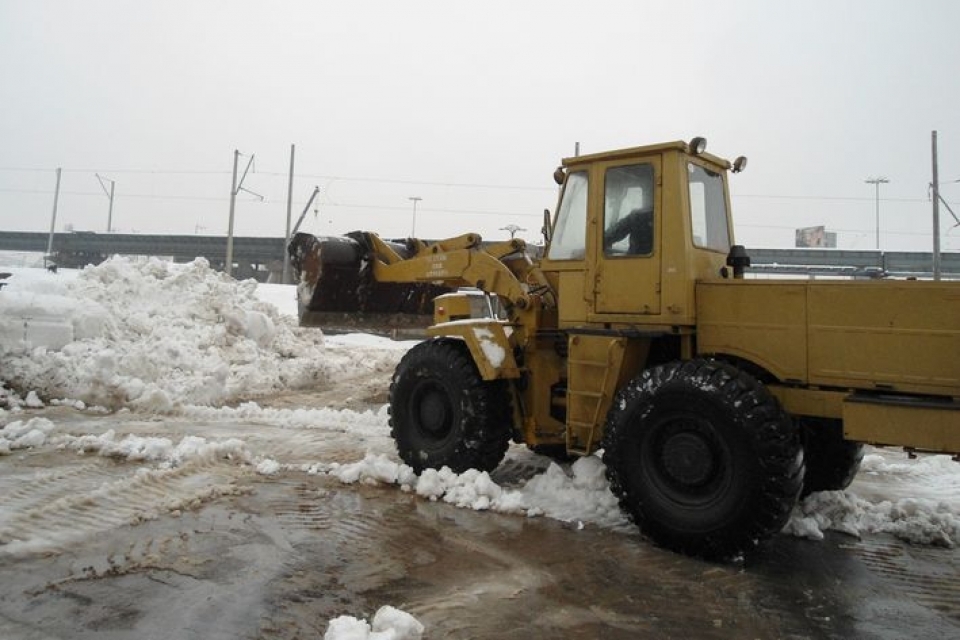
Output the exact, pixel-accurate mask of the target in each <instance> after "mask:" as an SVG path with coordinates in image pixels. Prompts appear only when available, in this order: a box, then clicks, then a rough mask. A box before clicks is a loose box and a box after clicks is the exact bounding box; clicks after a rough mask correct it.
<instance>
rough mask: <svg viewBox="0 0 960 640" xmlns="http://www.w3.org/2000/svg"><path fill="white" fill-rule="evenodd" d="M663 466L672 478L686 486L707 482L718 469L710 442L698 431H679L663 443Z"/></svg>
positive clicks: (695, 485)
mask: <svg viewBox="0 0 960 640" xmlns="http://www.w3.org/2000/svg"><path fill="white" fill-rule="evenodd" d="M662 459H663V468H664V471H665V472H666V474H667V475H668V476H669V478H670V479H671V480H673V481H674V482H676V483H677V484H680V485H683V486H686V487H697V486H701V485H703V484H705V483H706V482H707V481H708V480H709V479H710V478H711V477H712V476H713V474H714V470H715V469H716V456H715V455H714V453H713V450H712V448H711V447H710V444H709V443H708V442H707V441H706V440H705V439H704V438H703V437H702V436H701V435H700V434H697V433H692V432H689V431H686V432H683V433H677V434H674V435H672V436H670V438H669V439H668V440H667V441H666V442H665V443H664V445H663V454H662Z"/></svg>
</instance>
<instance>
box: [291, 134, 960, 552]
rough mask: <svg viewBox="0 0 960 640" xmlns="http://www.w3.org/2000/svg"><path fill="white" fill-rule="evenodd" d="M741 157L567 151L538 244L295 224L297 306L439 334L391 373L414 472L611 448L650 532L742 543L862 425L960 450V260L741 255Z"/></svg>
mask: <svg viewBox="0 0 960 640" xmlns="http://www.w3.org/2000/svg"><path fill="white" fill-rule="evenodd" d="M745 164H746V159H745V158H738V159H737V160H736V161H735V162H734V163H730V162H728V161H727V160H724V159H722V158H719V157H716V156H713V155H710V154H709V153H707V152H706V151H705V141H704V140H703V139H702V138H695V139H694V140H692V141H691V142H689V143H686V142H669V143H665V144H656V145H649V146H642V147H635V148H629V149H621V150H616V151H610V152H606V153H598V154H592V155H585V156H578V157H573V158H566V159H564V160H563V163H562V166H561V167H560V168H558V169H557V171H556V172H555V174H554V177H555V178H556V179H557V181H558V183H559V184H561V185H562V190H561V194H560V200H559V204H558V206H557V211H556V215H555V217H554V218H553V219H552V220H551V219H550V218H549V216H546V215H545V224H544V234H545V238H546V247H545V250H544V252H543V255H542V257H537V258H535V257H533V256H532V255H531V252H530V251H528V250H527V247H526V245H525V244H524V242H523V241H521V240H509V241H505V242H499V243H484V242H482V241H481V238H480V237H479V236H478V235H476V234H466V235H463V236H460V237H457V238H451V239H447V240H441V241H437V242H425V241H422V240H418V239H413V238H411V239H406V240H401V241H386V240H383V239H381V238H380V237H379V236H377V235H376V234H374V233H368V232H355V233H352V234H348V237H346V238H316V237H314V236H311V235H307V234H297V235H296V236H295V237H294V239H293V240H292V242H291V244H290V246H289V251H290V254H291V257H292V262H293V264H294V266H295V267H296V269H297V272H298V274H299V275H298V277H299V289H298V295H299V301H300V319H301V322H302V324H304V325H318V326H322V327H328V328H330V327H337V328H342V327H347V328H351V329H352V328H359V327H364V326H369V325H375V326H377V327H380V328H386V329H389V330H391V331H395V332H403V331H409V330H412V329H419V330H421V331H424V332H425V333H426V335H427V336H428V339H427V340H426V341H424V342H422V343H419V344H418V345H417V346H415V347H414V348H412V349H411V350H410V351H409V352H408V353H407V354H406V356H405V357H404V358H403V360H402V361H401V362H400V364H399V365H398V367H397V370H396V372H395V374H394V376H393V381H392V384H391V387H390V425H391V430H392V434H393V437H394V439H395V440H396V444H397V448H398V451H399V454H400V456H401V458H402V459H403V460H404V461H405V462H406V463H407V464H409V465H410V466H412V467H413V468H414V469H416V470H417V471H418V472H419V471H422V470H423V469H426V468H439V467H442V466H448V467H450V468H451V469H453V470H454V471H458V472H460V471H464V470H465V469H468V468H477V469H481V470H491V469H493V468H495V467H496V466H497V465H498V464H499V463H500V461H501V460H502V458H503V456H504V454H505V452H506V449H507V446H508V444H509V441H510V440H511V439H512V440H514V441H516V442H521V443H525V444H526V445H527V446H529V447H531V448H532V449H534V450H535V451H538V452H541V453H545V454H548V455H553V456H557V457H564V458H567V459H569V458H570V457H573V456H586V455H591V454H593V453H594V452H596V451H597V450H599V449H602V450H603V461H604V463H605V465H606V467H607V476H608V478H609V480H610V485H611V488H612V490H613V491H614V492H615V493H616V495H617V496H618V497H619V499H620V502H621V505H622V506H623V508H624V510H625V511H626V512H627V513H628V514H629V515H630V516H631V517H632V519H633V520H634V521H635V522H636V523H637V524H638V525H639V527H640V529H641V531H642V532H643V533H644V534H645V535H647V536H649V537H650V538H652V539H653V540H654V541H655V542H657V543H658V544H660V545H663V546H665V547H668V548H671V549H675V550H678V551H681V552H684V553H689V554H694V555H700V556H703V557H708V558H729V557H732V556H736V555H738V554H741V553H744V552H747V551H749V550H750V549H752V548H753V547H754V546H756V545H757V544H758V542H759V541H762V540H764V539H765V538H768V537H769V536H771V535H773V534H774V533H776V532H777V531H779V530H780V529H781V528H782V527H783V525H784V523H785V522H786V520H787V518H788V516H789V514H790V511H791V509H792V507H793V506H794V504H795V503H796V502H797V500H798V497H799V496H801V495H802V494H803V493H809V492H811V491H820V490H827V489H841V488H844V487H846V486H847V485H848V484H849V483H850V481H851V480H852V478H853V477H854V475H855V474H856V471H857V468H858V466H859V464H860V458H861V456H862V443H873V444H877V445H893V446H901V447H905V448H907V449H908V450H910V451H926V452H940V453H950V454H954V455H956V454H957V453H958V452H960V283H957V282H933V281H905V280H900V281H893V280H878V281H837V280H819V281H814V280H759V279H749V278H745V277H744V272H745V269H746V268H747V267H749V264H750V261H749V257H748V256H747V255H746V254H745V251H744V249H743V247H741V246H739V245H736V244H734V242H733V222H732V219H731V214H730V197H729V191H728V188H727V175H728V173H730V172H731V171H732V172H734V173H736V172H738V171H740V170H742V169H743V167H744V166H745Z"/></svg>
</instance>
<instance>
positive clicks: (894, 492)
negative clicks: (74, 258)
mask: <svg viewBox="0 0 960 640" xmlns="http://www.w3.org/2000/svg"><path fill="white" fill-rule="evenodd" d="M10 271H12V272H13V274H14V275H13V277H12V278H10V280H9V282H10V285H9V286H8V287H6V288H4V289H3V290H0V357H2V370H0V376H2V380H0V382H3V383H4V385H3V386H0V406H3V405H6V406H7V409H6V410H4V409H0V424H2V425H4V426H3V427H2V429H0V455H3V454H9V453H11V452H13V451H16V450H20V449H25V448H37V447H43V446H50V447H59V448H61V449H64V450H67V451H71V450H72V451H77V452H83V453H93V454H97V455H103V456H110V457H115V458H124V459H127V460H131V461H138V462H148V463H152V464H154V465H157V466H159V467H161V468H170V467H176V466H178V465H181V464H184V463H185V461H187V460H193V459H197V458H201V459H206V458H215V459H225V458H226V459H229V460H231V461H233V462H235V463H236V464H243V465H250V467H251V468H252V469H253V470H254V471H255V472H256V473H260V474H264V475H275V474H279V473H284V472H288V473H294V472H308V473H327V474H331V475H333V476H335V477H336V478H338V479H339V480H341V481H342V482H345V483H353V482H365V483H380V484H393V485H397V486H398V487H400V488H401V489H403V490H405V491H410V492H413V493H415V494H417V495H419V496H422V497H423V498H424V499H428V500H442V501H444V502H447V503H450V504H453V505H456V506H459V507H463V508H469V509H475V510H487V509H489V510H495V511H500V512H505V513H516V514H524V515H526V516H538V515H544V516H547V517H551V518H556V519H559V520H563V521H566V522H571V523H576V525H577V526H578V527H582V526H584V524H591V525H594V526H601V527H608V528H614V529H620V528H624V527H626V526H627V523H626V520H625V518H624V516H623V515H622V513H621V512H620V510H619V508H618V507H617V501H616V499H615V498H614V496H613V495H612V493H611V492H610V490H609V487H608V485H607V482H606V479H605V477H604V469H603V464H602V462H601V461H600V459H599V458H597V457H595V456H592V457H588V458H584V459H581V460H579V461H577V462H576V463H574V464H573V465H572V466H571V467H570V468H569V469H565V468H562V467H560V466H558V465H555V464H551V465H550V466H549V467H548V468H547V469H546V471H544V472H543V473H540V474H537V475H534V476H533V477H532V478H529V479H527V480H525V481H523V482H522V483H520V484H519V485H518V486H500V485H498V484H497V483H496V482H494V480H493V479H491V477H490V475H489V474H487V473H481V472H477V471H467V472H466V473H463V474H454V473H452V472H451V471H450V470H449V469H441V470H430V471H426V472H424V473H423V474H421V475H420V476H419V477H418V476H416V475H415V474H414V473H413V471H412V470H411V469H410V468H409V467H406V466H405V465H403V464H401V463H400V462H399V461H398V460H397V458H396V454H395V453H392V452H389V453H385V452H384V451H376V450H375V449H376V447H375V446H374V443H375V442H377V443H379V442H384V441H386V440H387V439H388V438H389V426H388V424H387V420H388V416H387V413H386V411H385V410H383V409H381V410H380V411H367V412H356V411H350V410H335V409H330V408H313V409H308V408H303V409H300V408H295V409H278V408H269V407H261V406H259V405H258V404H256V402H251V401H249V399H251V398H256V397H257V396H262V395H265V394H270V393H275V392H278V391H282V390H289V389H297V388H309V387H312V388H322V387H324V386H325V385H331V384H333V383H335V382H336V381H337V380H338V379H341V378H356V379H361V378H363V377H364V376H365V375H367V374H372V373H374V372H379V373H382V372H384V371H390V370H392V369H393V367H394V366H395V364H396V362H397V361H398V360H399V358H400V357H401V356H402V354H403V353H404V351H405V350H406V349H408V348H409V347H410V345H411V344H412V343H409V342H407V343H395V342H391V341H389V340H386V339H383V338H377V337H373V336H365V335H346V336H324V335H323V333H322V332H321V331H319V330H317V329H301V328H300V327H298V326H297V323H296V318H295V317H294V315H293V314H294V313H295V309H296V301H295V299H294V297H293V287H291V286H283V285H266V286H264V285H257V283H255V282H253V281H245V282H236V281H234V280H232V279H230V278H228V277H226V276H224V275H223V274H220V273H217V272H215V271H213V270H212V269H210V267H209V266H208V264H207V263H206V261H204V260H202V259H198V260H196V261H194V262H192V263H189V264H185V265H173V264H170V263H167V262H162V261H160V260H155V259H151V260H147V261H132V260H128V259H123V258H113V259H111V260H108V261H107V262H105V263H103V264H101V265H99V266H96V267H88V268H86V269H84V270H82V271H81V272H79V273H76V272H74V273H69V272H63V271H61V272H60V273H58V274H51V273H47V272H45V271H42V270H39V269H23V268H19V269H10ZM267 300H272V301H273V303H271V302H268V301H267ZM277 305H282V307H280V308H281V309H282V311H281V310H279V309H278V307H277ZM12 389H15V390H16V391H13V390H12ZM245 400H246V401H245ZM44 403H48V404H65V405H68V406H72V407H75V408H76V409H78V410H81V411H85V412H88V413H95V412H98V411H99V412H104V411H107V410H117V409H122V410H129V411H131V412H133V413H132V415H146V416H157V415H164V416H170V418H171V419H174V418H175V419H176V420H177V421H180V424H182V422H183V421H191V420H192V421H196V422H200V423H203V424H205V425H216V424H225V425H226V424H229V425H235V424H263V425H271V426H274V427H279V428H280V432H281V433H282V432H285V431H288V432H289V433H290V434H291V436H290V437H291V440H290V442H291V443H293V444H291V447H290V448H291V449H295V448H296V443H297V442H298V441H295V440H294V438H295V437H296V434H298V433H299V432H301V431H303V430H306V429H320V430H325V433H329V434H335V433H348V434H349V435H350V437H351V438H352V440H353V441H354V442H357V443H359V445H360V447H361V450H362V449H363V448H364V447H366V450H367V452H368V453H367V455H366V456H365V457H362V459H358V460H356V461H354V462H349V463H344V462H342V461H337V460H332V459H319V460H312V461H308V462H304V461H302V460H294V459H292V458H288V459H285V458H284V456H285V455H289V453H284V452H283V450H281V449H278V450H277V451H280V453H277V452H275V451H272V450H271V451H270V452H266V453H265V452H263V451H257V450H253V448H252V446H253V445H251V444H250V443H251V442H255V439H254V438H253V437H252V436H247V437H244V436H243V435H242V434H241V435H239V436H238V437H226V438H222V439H216V438H213V437H210V438H208V437H204V436H201V435H196V434H193V435H185V436H181V437H179V438H177V437H174V436H173V435H172V432H171V436H170V437H166V436H158V437H154V436H151V437H145V436H139V435H135V434H118V433H116V432H115V431H113V430H108V431H106V432H103V433H98V434H84V435H73V434H71V433H69V432H68V427H63V428H61V427H59V426H58V425H56V424H54V423H53V422H51V421H50V420H48V419H46V418H31V417H30V416H29V414H28V411H29V409H30V408H31V407H39V406H43V404H44ZM103 407H107V408H108V409H104V408H103ZM163 424H164V423H163V422H158V425H160V426H158V428H161V427H162V425H163ZM331 437H332V436H331ZM268 454H269V455H268ZM533 455H534V454H532V453H530V452H528V451H527V450H526V449H524V448H522V447H512V448H511V449H510V451H509V452H508V460H511V459H513V460H517V459H521V460H522V458H523V456H533ZM878 488H879V489H878ZM885 492H886V493H885ZM871 494H874V495H871ZM826 530H837V531H842V532H845V533H848V534H851V535H862V534H864V533H870V532H885V533H890V534H892V535H896V536H898V537H900V538H902V539H905V540H908V541H911V542H914V543H917V544H935V545H944V546H954V545H956V544H957V543H958V542H960V465H957V464H956V463H954V462H952V461H950V460H949V458H947V457H945V456H928V457H923V458H921V459H919V460H916V461H911V460H907V459H906V456H905V455H904V454H902V453H899V452H891V451H876V452H874V453H872V454H871V455H869V456H867V457H866V458H865V460H864V466H863V472H862V473H861V475H860V477H859V478H858V480H857V481H856V482H855V484H854V485H853V486H852V487H851V489H849V490H847V491H840V492H824V493H819V494H814V495H812V496H809V497H808V498H807V499H805V500H804V501H803V502H802V504H800V505H798V507H797V508H796V510H795V511H794V514H793V516H792V518H791V520H790V522H789V523H788V525H787V527H786V529H785V531H786V532H787V533H790V534H793V535H798V536H803V537H807V538H811V539H819V538H822V537H823V532H824V531H826ZM357 622H358V624H360V621H357ZM343 624H344V628H347V627H348V626H350V625H352V623H349V624H348V623H343ZM362 624H366V623H365V622H363V623H362ZM344 633H346V631H345V632H344ZM374 633H376V630H374ZM334 637H340V636H334ZM343 637H352V636H343ZM357 637H366V636H357ZM371 637H375V636H371ZM398 637H399V636H398Z"/></svg>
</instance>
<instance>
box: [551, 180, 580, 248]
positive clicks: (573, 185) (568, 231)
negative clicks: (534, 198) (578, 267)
mask: <svg viewBox="0 0 960 640" xmlns="http://www.w3.org/2000/svg"><path fill="white" fill-rule="evenodd" d="M586 233H587V172H586V171H576V172H574V173H571V174H569V175H568V176H567V181H566V184H565V186H564V188H563V196H562V197H561V199H560V208H559V211H558V212H557V222H556V225H555V226H554V230H553V240H552V241H551V242H550V250H549V253H548V256H549V258H550V259H551V260H582V259H583V257H584V254H585V249H586Z"/></svg>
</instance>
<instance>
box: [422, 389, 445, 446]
mask: <svg viewBox="0 0 960 640" xmlns="http://www.w3.org/2000/svg"><path fill="white" fill-rule="evenodd" d="M419 400H420V402H419V403H418V405H417V417H418V420H417V423H418V424H419V425H420V428H421V429H422V430H423V431H425V432H427V433H429V434H431V435H434V436H443V435H445V434H446V433H447V432H448V431H449V430H450V407H449V405H448V403H447V401H446V398H445V397H444V396H443V394H442V393H439V392H438V391H437V390H435V389H431V390H429V391H427V392H426V393H423V394H422V395H421V397H420V398H419Z"/></svg>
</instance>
